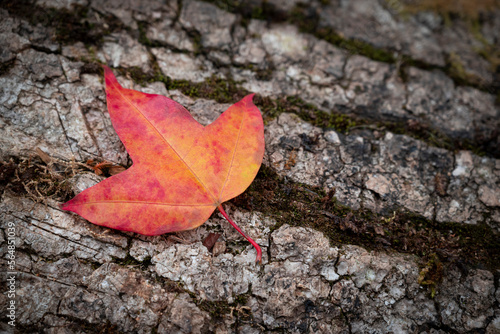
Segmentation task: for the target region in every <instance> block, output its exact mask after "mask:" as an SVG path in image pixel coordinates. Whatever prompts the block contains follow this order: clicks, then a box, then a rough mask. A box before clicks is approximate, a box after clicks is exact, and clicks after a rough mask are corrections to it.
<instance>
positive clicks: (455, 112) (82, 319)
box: [0, 0, 500, 334]
mask: <svg viewBox="0 0 500 334" xmlns="http://www.w3.org/2000/svg"><path fill="white" fill-rule="evenodd" d="M406 6H409V5H408V4H407V3H405V2H399V1H382V0H379V1H371V0H359V1H350V2H349V1H347V2H344V1H342V2H339V1H316V0H310V1H305V2H302V3H301V4H299V2H297V1H278V0H272V1H271V0H270V1H266V2H260V1H259V0H253V1H249V2H248V3H246V4H245V7H243V6H242V5H240V4H238V2H230V1H229V2H224V1H210V2H201V1H188V0H180V1H177V0H176V1H168V0H163V1H161V0H155V1H146V0H139V1H132V0H131V1H112V0H109V1H97V0H96V1H92V0H74V1H72V0H38V1H26V0H23V1H4V2H2V3H1V7H0V196H1V198H0V224H1V226H2V232H1V233H0V245H1V248H0V249H1V250H0V255H1V262H2V267H5V268H6V270H5V271H6V272H14V273H15V274H13V275H14V276H15V293H16V296H15V298H11V297H9V292H10V291H11V290H9V289H10V288H11V287H12V286H11V285H9V284H8V282H9V281H8V280H7V279H8V278H9V277H10V276H12V275H11V274H6V275H4V276H2V285H1V287H0V291H1V292H2V293H1V294H0V305H2V315H1V321H2V324H1V326H2V327H1V330H2V331H3V332H7V333H10V332H19V333H54V334H55V333H58V334H59V333H60V334H62V333H270V332H283V333H470V332H472V333H489V334H492V333H500V308H499V304H500V288H499V285H500V271H499V269H500V255H499V247H500V245H499V241H498V240H499V239H500V238H499V235H498V233H499V231H500V160H499V157H500V150H499V147H500V139H499V128H500V108H499V106H498V94H499V93H500V91H499V87H500V85H499V76H498V69H496V72H495V70H492V66H493V65H492V63H489V62H488V60H491V58H488V57H485V56H484V53H483V56H484V57H482V56H480V54H479V53H481V52H480V51H481V50H483V51H484V50H488V51H487V52H489V54H493V53H494V52H497V53H498V52H499V51H498V48H496V46H498V45H499V44H500V11H499V9H494V10H491V11H489V12H487V13H485V14H483V15H482V17H481V19H480V20H479V21H478V22H479V23H478V27H476V28H477V29H476V28H472V27H471V26H470V25H467V23H466V20H465V19H461V18H459V17H452V18H451V21H450V22H445V21H444V20H443V18H442V16H439V15H437V14H436V13H434V12H430V11H420V12H411V11H406V10H405V8H407V7H406ZM474 29H476V30H474ZM495 45H496V46H495ZM99 63H106V64H108V65H109V66H111V67H113V68H114V71H115V73H116V74H117V75H118V80H119V81H120V83H121V84H123V85H124V86H126V87H128V88H134V89H137V90H141V91H144V92H148V93H157V94H163V95H166V96H169V97H171V98H173V99H175V100H176V101H178V102H180V103H181V104H183V105H184V106H185V107H186V108H188V110H190V111H192V113H193V115H194V116H195V118H196V119H198V120H199V121H200V122H201V123H203V124H208V123H210V122H211V121H212V120H214V119H215V118H217V117H218V115H219V114H220V113H221V112H223V111H224V110H225V109H226V108H227V107H228V106H229V105H230V104H231V103H233V102H235V101H237V100H238V99H239V98H241V97H242V96H244V95H245V94H246V93H248V92H249V91H251V92H255V93H257V94H258V95H257V97H256V100H255V102H256V104H257V106H258V107H260V108H261V110H262V111H263V114H264V118H265V121H266V127H265V136H266V155H265V159H264V160H265V161H264V167H263V168H262V170H261V172H260V173H259V175H258V176H257V179H256V181H255V183H254V184H253V185H252V186H251V187H250V188H249V190H248V191H247V192H246V193H245V194H243V195H242V196H240V197H238V198H236V199H235V200H233V201H231V202H230V203H228V204H227V206H226V207H227V211H228V213H229V214H230V216H231V217H232V218H233V219H234V220H235V221H237V222H238V224H239V225H240V226H241V227H242V229H243V230H244V231H245V232H246V233H248V234H249V235H250V236H252V238H254V239H255V240H256V241H257V242H258V243H259V244H260V245H261V246H262V248H263V251H264V254H263V265H262V266H257V265H256V264H254V259H255V252H254V250H253V249H252V247H251V246H250V245H248V244H247V243H246V242H245V241H244V239H242V237H241V236H240V235H239V234H237V232H236V231H234V230H233V229H232V227H231V226H230V225H229V224H228V223H227V222H225V220H224V219H222V217H221V216H219V215H218V214H214V215H212V217H211V218H210V219H209V221H208V222H207V223H206V224H204V225H202V226H201V227H200V228H198V229H196V230H193V231H188V232H182V233H177V234H168V235H163V236H158V237H145V236H141V235H138V234H133V233H123V232H119V231H115V230H110V229H106V228H102V227H99V226H95V225H93V224H91V223H89V222H87V221H85V220H83V219H82V218H79V217H78V216H76V215H73V214H69V213H66V212H62V211H61V210H59V208H58V205H59V204H60V203H62V202H64V201H65V200H67V199H69V198H70V197H71V196H73V195H74V194H76V193H78V192H80V191H82V190H83V189H85V188H87V187H89V186H92V185H93V184H96V183H97V182H99V180H101V179H102V178H104V177H107V176H109V175H111V174H113V173H116V172H119V171H120V170H123V167H125V168H126V167H128V166H129V165H130V160H129V158H128V155H127V152H126V151H125V149H124V148H123V146H122V144H121V143H120V141H119V139H118V137H117V135H116V133H115V132H114V130H113V128H112V126H111V123H110V120H109V116H108V113H107V110H106V104H105V94H104V83H103V79H102V73H101V70H100V67H99V65H98V64H99ZM497 66H498V64H497ZM120 166H121V167H120ZM9 228H10V229H9ZM12 231H13V232H12ZM9 232H12V233H10V234H9ZM213 233H216V234H220V237H219V239H218V241H217V242H215V244H213V245H211V247H210V248H211V250H210V251H209V250H208V249H207V247H205V246H204V245H203V241H204V240H205V239H206V238H207V236H209V235H210V234H213ZM10 240H14V241H15V251H11V252H9V251H10V250H11V249H12V248H10V249H9V247H8V245H9V241H10ZM13 254H14V255H15V265H13V266H9V260H11V256H12V255H13ZM9 275H10V276H9ZM12 300H15V302H16V304H15V305H16V308H15V321H14V322H15V325H16V326H15V327H13V326H11V325H9V321H11V320H12V318H9V317H8V315H9V311H8V310H7V306H8V305H10V304H9V303H10V302H11V301H12ZM4 306H5V308H4ZM4 309H5V311H3V310H4Z"/></svg>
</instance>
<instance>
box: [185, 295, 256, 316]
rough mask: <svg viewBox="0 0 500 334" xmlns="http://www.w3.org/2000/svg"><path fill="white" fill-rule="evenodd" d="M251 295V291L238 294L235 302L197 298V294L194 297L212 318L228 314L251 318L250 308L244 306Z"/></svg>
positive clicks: (198, 304)
mask: <svg viewBox="0 0 500 334" xmlns="http://www.w3.org/2000/svg"><path fill="white" fill-rule="evenodd" d="M249 295H250V292H247V293H245V294H240V295H237V296H235V297H234V302H232V303H228V302H227V301H208V300H197V298H196V296H195V295H194V296H193V297H194V300H195V301H196V305H197V306H198V307H199V308H200V310H202V311H205V312H207V313H209V314H210V318H211V319H223V318H224V316H226V315H228V314H231V315H233V316H234V317H241V318H251V312H250V310H248V309H246V308H245V307H242V306H245V305H246V303H247V301H248V297H249Z"/></svg>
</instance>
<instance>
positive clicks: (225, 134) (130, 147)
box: [61, 66, 264, 262]
mask: <svg viewBox="0 0 500 334" xmlns="http://www.w3.org/2000/svg"><path fill="white" fill-rule="evenodd" d="M103 67H104V74H105V79H106V99H107V105H108V112H109V114H110V117H111V121H112V123H113V127H114V128H115V130H116V133H117V134H118V136H119V137H120V139H121V141H122V142H123V144H124V145H125V148H126V149H127V152H128V153H129V155H130V157H131V158H132V161H133V165H132V166H131V167H130V168H129V169H127V170H126V171H123V172H121V173H119V174H117V175H114V176H112V177H110V178H107V179H105V180H103V181H101V182H100V183H98V184H97V185H95V186H93V187H91V188H88V189H86V190H84V191H83V192H81V193H80V194H78V195H77V196H75V197H74V198H73V199H72V200H70V201H68V202H66V203H65V204H63V205H62V206H61V208H62V209H63V210H68V211H72V212H75V213H77V214H79V215H80V216H82V217H84V218H86V219H87V220H89V221H90V222H92V223H94V224H97V225H101V226H107V227H111V228H114V229H118V230H122V231H132V232H137V233H140V234H145V235H160V234H164V233H168V232H175V231H184V230H190V229H193V228H196V227H198V226H200V225H201V224H203V223H204V222H205V221H206V220H207V219H208V218H209V217H210V215H211V214H212V212H213V211H214V210H215V208H218V209H219V211H220V212H221V213H222V215H223V216H224V217H225V218H226V219H227V220H228V221H229V222H230V223H231V225H233V226H234V227H235V228H236V230H238V232H239V233H241V234H242V235H243V236H244V237H245V238H246V239H247V240H248V241H249V242H250V243H251V244H252V245H253V246H254V247H255V248H256V250H257V261H258V262H260V260H261V256H262V252H261V249H260V247H259V245H258V244H257V243H256V242H255V241H253V240H252V239H251V238H249V237H248V236H246V235H245V234H244V233H243V232H242V231H241V229H240V228H239V227H238V226H237V225H236V224H235V223H234V222H233V221H232V220H231V219H230V218H229V217H228V216H227V214H226V212H225V211H224V209H223V207H222V203H223V202H225V201H227V200H229V199H231V198H233V197H236V196H238V195H239V194H241V193H242V192H243V191H245V189H246V188H247V187H248V186H249V185H250V184H251V183H252V181H253V179H254V178H255V176H256V174H257V172H258V170H259V168H260V165H261V163H262V158H263V156H264V124H263V121H262V115H261V113H260V111H259V109H257V107H256V106H255V105H254V104H253V102H252V98H253V94H251V95H248V96H246V97H244V98H243V99H242V100H241V101H239V102H238V103H236V104H233V105H232V106H231V107H229V109H227V110H226V111H225V112H224V113H222V114H221V115H220V116H219V118H218V119H217V120H216V121H214V122H213V123H211V124H209V125H207V126H203V125H201V124H200V123H198V122H197V121H196V120H195V119H194V118H193V117H192V116H191V114H190V113H189V112H188V111H187V110H186V109H185V108H184V107H182V106H181V105H180V104H178V103H177V102H175V101H173V100H171V99H169V98H167V97H165V96H161V95H154V94H145V93H142V92H138V91H135V90H131V89H125V88H123V87H122V86H121V85H120V84H119V83H118V81H117V80H116V78H115V76H114V75H113V72H111V70H110V69H109V68H108V67H107V66H103Z"/></svg>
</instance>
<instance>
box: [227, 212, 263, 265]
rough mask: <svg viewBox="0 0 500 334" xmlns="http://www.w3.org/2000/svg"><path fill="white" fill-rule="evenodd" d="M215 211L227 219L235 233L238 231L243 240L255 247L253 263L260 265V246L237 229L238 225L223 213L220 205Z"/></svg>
mask: <svg viewBox="0 0 500 334" xmlns="http://www.w3.org/2000/svg"><path fill="white" fill-rule="evenodd" d="M217 209H219V211H220V213H222V215H223V216H224V218H226V219H227V221H228V222H229V223H230V224H231V225H233V227H234V228H235V229H236V231H238V232H239V233H240V234H241V235H242V236H243V237H244V238H245V239H247V240H248V242H250V243H251V244H252V246H254V247H255V250H256V251H257V258H256V259H255V262H257V263H261V262H262V250H261V249H260V246H259V245H258V244H257V243H256V242H255V241H253V239H252V238H250V237H248V236H247V235H246V234H245V233H243V231H242V230H241V229H240V228H239V227H238V225H236V223H235V222H233V221H232V220H231V219H230V218H229V217H228V215H227V214H226V211H224V209H223V208H222V204H221V205H219V206H218V207H217Z"/></svg>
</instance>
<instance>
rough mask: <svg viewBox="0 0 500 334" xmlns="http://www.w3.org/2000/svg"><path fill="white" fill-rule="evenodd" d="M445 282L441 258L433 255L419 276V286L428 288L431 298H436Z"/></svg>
mask: <svg viewBox="0 0 500 334" xmlns="http://www.w3.org/2000/svg"><path fill="white" fill-rule="evenodd" d="M442 280H443V264H442V263H441V261H440V259H439V257H438V256H437V255H436V254H435V253H432V254H431V255H430V256H429V261H427V263H426V264H425V266H424V267H423V268H421V270H420V273H419V275H418V284H420V285H422V286H426V287H428V289H429V294H430V297H431V298H434V297H435V296H436V290H437V287H438V285H439V283H441V281H442Z"/></svg>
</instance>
